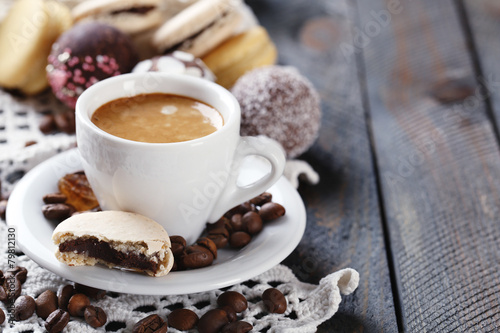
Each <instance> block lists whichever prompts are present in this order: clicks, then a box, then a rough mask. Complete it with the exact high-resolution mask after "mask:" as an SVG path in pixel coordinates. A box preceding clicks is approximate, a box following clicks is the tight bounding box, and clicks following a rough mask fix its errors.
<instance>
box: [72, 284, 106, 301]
mask: <svg viewBox="0 0 500 333" xmlns="http://www.w3.org/2000/svg"><path fill="white" fill-rule="evenodd" d="M75 291H76V292H77V293H81V294H85V295H87V296H88V297H89V298H92V299H95V300H100V299H103V298H104V296H106V291H105V290H102V289H98V288H94V287H89V286H86V285H83V284H80V283H75Z"/></svg>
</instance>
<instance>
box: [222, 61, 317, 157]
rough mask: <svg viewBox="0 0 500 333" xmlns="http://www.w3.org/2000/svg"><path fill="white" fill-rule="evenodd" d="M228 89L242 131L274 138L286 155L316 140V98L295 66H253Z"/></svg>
mask: <svg viewBox="0 0 500 333" xmlns="http://www.w3.org/2000/svg"><path fill="white" fill-rule="evenodd" d="M231 92H232V93H233V95H234V96H235V97H236V99H237V100H238V102H239V103H240V106H241V134H242V135H245V136H256V135H265V136H268V137H270V138H272V139H274V140H276V141H278V142H279V143H281V145H282V146H283V148H284V149H285V151H286V153H287V158H295V157H297V156H299V155H300V154H302V153H304V152H305V151H306V150H307V149H309V147H310V146H311V145H312V144H313V143H314V141H315V140H316V138H317V136H318V131H319V127H320V119H321V108H320V98H319V95H318V93H317V91H316V89H315V88H314V86H313V85H312V84H311V82H310V81H309V80H308V79H307V78H305V77H304V76H302V75H301V74H300V73H299V72H298V70H297V69H296V68H294V67H290V66H278V65H273V66H265V67H260V68H256V69H254V70H252V71H250V72H247V73H246V74H244V75H243V76H242V77H240V78H239V79H238V81H236V83H235V85H234V86H233V88H232V89H231Z"/></svg>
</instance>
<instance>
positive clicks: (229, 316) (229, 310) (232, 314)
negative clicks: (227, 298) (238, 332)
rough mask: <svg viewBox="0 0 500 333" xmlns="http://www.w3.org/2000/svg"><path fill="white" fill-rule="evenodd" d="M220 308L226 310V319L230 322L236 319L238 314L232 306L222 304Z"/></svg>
mask: <svg viewBox="0 0 500 333" xmlns="http://www.w3.org/2000/svg"><path fill="white" fill-rule="evenodd" d="M220 309H221V310H224V311H226V315H227V320H229V322H230V323H232V322H233V321H236V320H238V314H237V313H236V311H234V308H233V307H231V306H228V305H224V306H221V307H220Z"/></svg>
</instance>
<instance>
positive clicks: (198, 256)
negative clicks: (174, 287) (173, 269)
mask: <svg viewBox="0 0 500 333" xmlns="http://www.w3.org/2000/svg"><path fill="white" fill-rule="evenodd" d="M185 252H186V253H184V254H183V255H182V256H181V258H180V263H181V265H182V266H183V267H184V268H187V269H194V268H201V267H207V266H210V265H211V264H212V262H213V261H214V256H213V254H212V252H210V250H208V249H207V248H205V247H203V246H200V245H196V244H195V245H190V246H188V247H187V248H186V251H185Z"/></svg>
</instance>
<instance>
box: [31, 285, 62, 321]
mask: <svg viewBox="0 0 500 333" xmlns="http://www.w3.org/2000/svg"><path fill="white" fill-rule="evenodd" d="M35 303H36V314H37V316H38V317H40V318H42V319H44V320H45V319H47V317H48V316H49V315H50V314H51V313H52V312H54V311H55V310H57V295H56V293H55V292H53V291H52V290H50V289H48V290H45V291H44V292H43V293H41V294H40V295H39V296H38V297H37V298H36V300H35Z"/></svg>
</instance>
